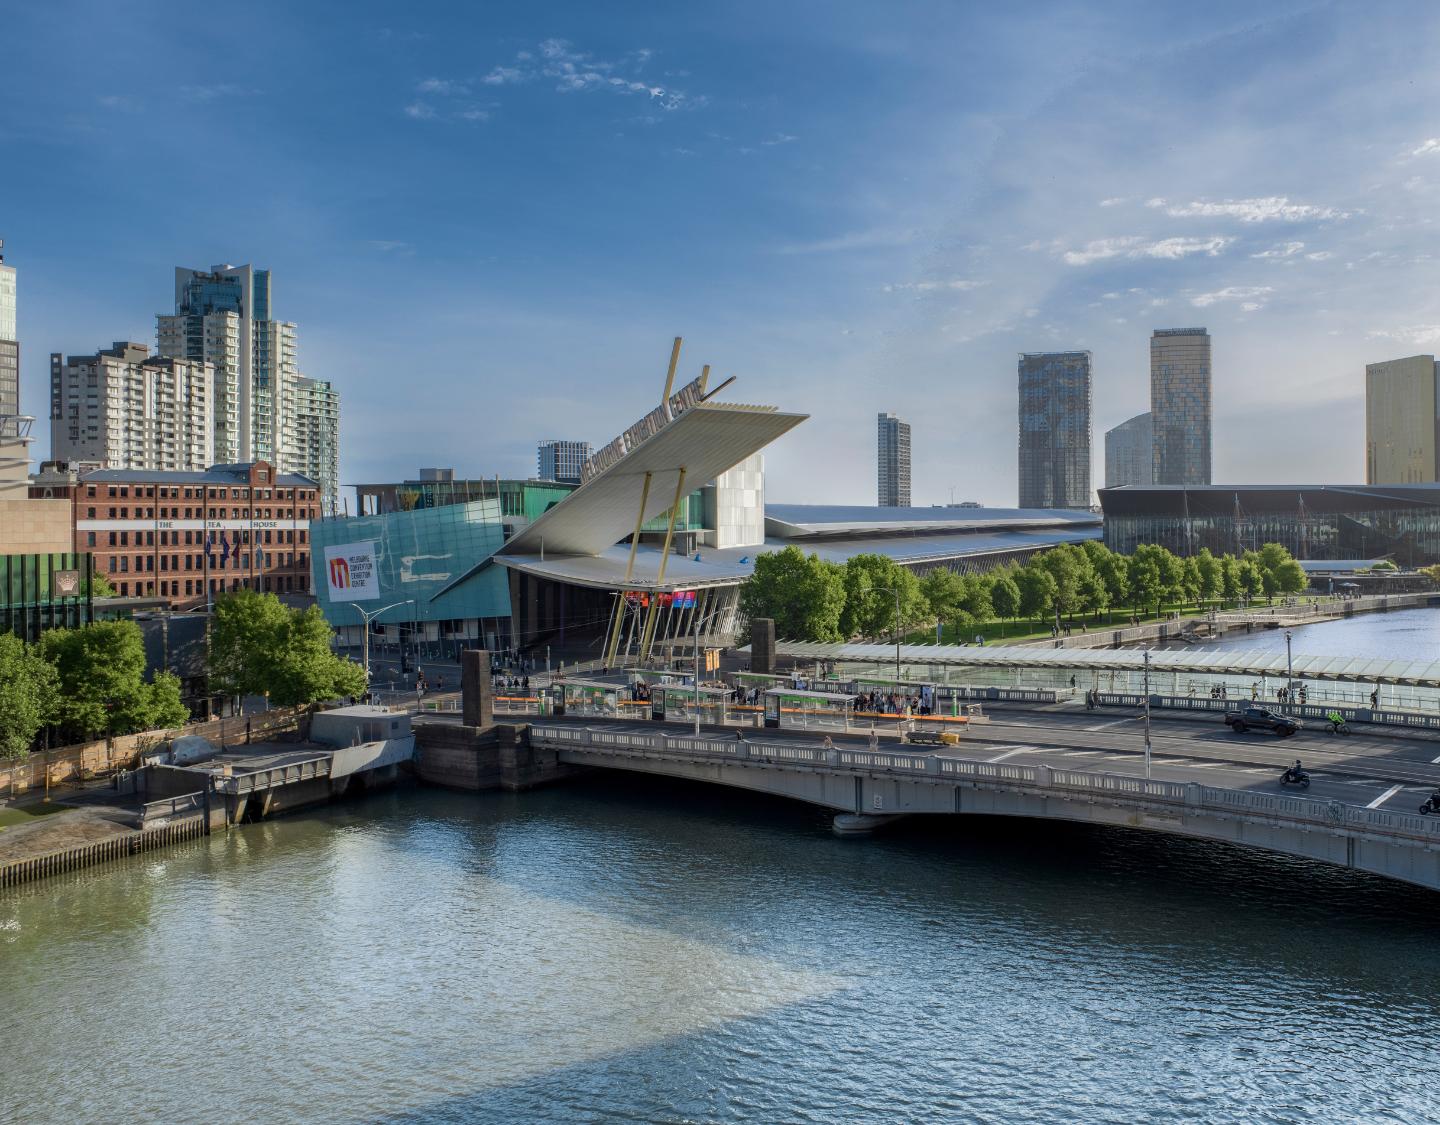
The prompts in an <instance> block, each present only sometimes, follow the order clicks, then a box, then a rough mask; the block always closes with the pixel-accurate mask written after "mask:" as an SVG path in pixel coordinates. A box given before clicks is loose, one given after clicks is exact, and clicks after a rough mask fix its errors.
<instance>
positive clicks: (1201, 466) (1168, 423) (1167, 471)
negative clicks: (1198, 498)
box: [1146, 328, 1210, 486]
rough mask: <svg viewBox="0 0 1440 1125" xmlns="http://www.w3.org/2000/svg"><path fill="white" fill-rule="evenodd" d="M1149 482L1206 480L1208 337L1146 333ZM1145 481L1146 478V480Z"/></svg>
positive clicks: (1190, 331) (1180, 331)
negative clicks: (1151, 432) (1150, 433)
mask: <svg viewBox="0 0 1440 1125" xmlns="http://www.w3.org/2000/svg"><path fill="white" fill-rule="evenodd" d="M1150 417H1151V425H1152V427H1153V428H1154V433H1155V438H1154V442H1155V448H1154V483H1155V484H1183V485H1190V486H1194V485H1201V484H1209V483H1210V335H1209V333H1208V332H1206V331H1205V329H1203V328H1160V329H1157V330H1156V331H1155V334H1154V335H1152V336H1151V337H1150ZM1146 483H1149V482H1146Z"/></svg>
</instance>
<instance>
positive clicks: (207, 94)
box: [180, 82, 260, 102]
mask: <svg viewBox="0 0 1440 1125" xmlns="http://www.w3.org/2000/svg"><path fill="white" fill-rule="evenodd" d="M259 92H260V91H259V90H252V89H249V88H248V87H245V86H236V85H234V84H233V83H230V82H218V83H215V84H214V85H211V86H181V87H180V94H181V96H182V97H184V98H186V99H188V100H189V101H192V102H213V101H214V100H215V99H216V98H248V97H250V96H252V95H254V94H258V93H259Z"/></svg>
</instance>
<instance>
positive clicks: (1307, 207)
mask: <svg viewBox="0 0 1440 1125" xmlns="http://www.w3.org/2000/svg"><path fill="white" fill-rule="evenodd" d="M1145 206H1146V207H1153V208H1156V209H1158V210H1162V211H1164V212H1165V214H1167V215H1170V216H1172V217H1173V218H1187V219H1188V218H1206V219H1215V218H1226V219H1239V220H1240V221H1241V222H1242V223H1266V222H1272V221H1274V222H1282V223H1300V222H1307V221H1310V220H1317V219H1346V218H1349V217H1350V213H1349V212H1348V211H1341V210H1338V209H1337V208H1334V207H1317V206H1315V205H1314V204H1310V203H1292V202H1290V199H1289V197H1288V196H1284V195H1267V196H1264V197H1263V198H1259V199H1225V200H1221V201H1220V202H1218V203H1212V202H1208V201H1205V200H1196V201H1194V202H1191V203H1169V202H1167V201H1166V200H1164V199H1150V200H1147V201H1146V203H1145Z"/></svg>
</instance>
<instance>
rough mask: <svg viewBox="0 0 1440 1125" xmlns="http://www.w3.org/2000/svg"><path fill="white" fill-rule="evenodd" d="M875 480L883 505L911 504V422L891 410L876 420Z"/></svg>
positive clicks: (894, 506)
mask: <svg viewBox="0 0 1440 1125" xmlns="http://www.w3.org/2000/svg"><path fill="white" fill-rule="evenodd" d="M877 427H878V431H879V433H878V437H877V442H876V484H877V491H878V494H879V499H878V501H877V502H878V503H879V505H880V507H882V508H908V507H910V423H909V422H902V421H900V419H899V418H897V417H896V416H895V415H894V414H881V415H880V416H879V418H878V422H877Z"/></svg>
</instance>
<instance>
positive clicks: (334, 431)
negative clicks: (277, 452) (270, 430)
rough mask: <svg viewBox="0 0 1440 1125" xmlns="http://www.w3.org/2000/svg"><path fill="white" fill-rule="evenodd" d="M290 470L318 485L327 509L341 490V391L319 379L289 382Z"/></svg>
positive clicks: (327, 509) (328, 510)
mask: <svg viewBox="0 0 1440 1125" xmlns="http://www.w3.org/2000/svg"><path fill="white" fill-rule="evenodd" d="M286 417H287V418H288V419H289V427H290V430H289V439H288V442H287V446H288V448H289V449H290V450H291V456H290V471H291V472H293V473H298V474H299V475H300V476H302V477H309V478H310V479H311V480H313V481H315V482H316V483H317V484H319V485H320V495H321V497H322V498H323V499H324V502H325V505H326V511H327V512H334V510H335V502H336V497H338V496H339V493H340V393H339V392H338V391H336V390H335V388H334V387H333V386H331V385H330V383H328V382H326V381H324V380H322V379H307V378H306V377H305V376H303V375H297V376H296V377H295V378H294V380H293V381H292V382H291V383H290V404H289V407H288V409H287V410H286Z"/></svg>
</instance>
